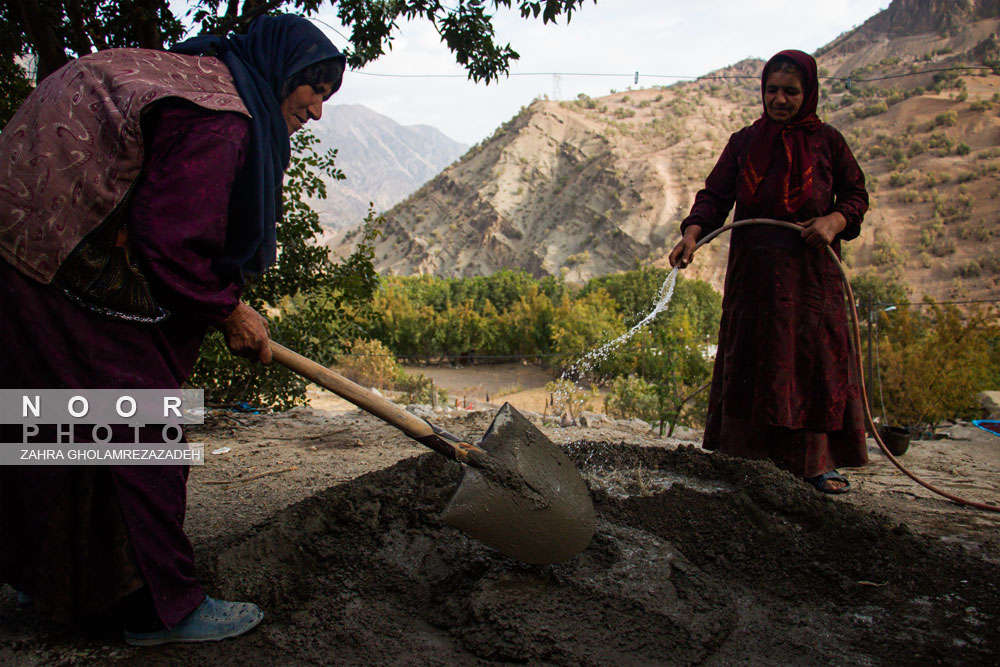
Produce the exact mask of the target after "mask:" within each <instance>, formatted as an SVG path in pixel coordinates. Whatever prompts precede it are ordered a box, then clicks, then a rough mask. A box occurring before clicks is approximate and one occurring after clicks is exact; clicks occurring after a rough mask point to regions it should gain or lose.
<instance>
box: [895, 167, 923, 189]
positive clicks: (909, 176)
mask: <svg viewBox="0 0 1000 667" xmlns="http://www.w3.org/2000/svg"><path fill="white" fill-rule="evenodd" d="M916 177H917V175H916V174H915V173H913V172H911V171H894V172H892V173H891V174H889V185H891V186H892V187H894V188H900V187H902V186H904V185H909V184H910V183H912V182H913V181H914V180H915V179H916Z"/></svg>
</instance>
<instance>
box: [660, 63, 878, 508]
mask: <svg viewBox="0 0 1000 667" xmlns="http://www.w3.org/2000/svg"><path fill="white" fill-rule="evenodd" d="M818 90H819V85H818V80H817V76H816V61H815V60H814V59H813V58H812V56H810V55H808V54H806V53H803V52H801V51H782V52H781V53H778V54H777V55H775V56H774V57H773V58H771V60H769V61H768V62H767V64H766V65H765V66H764V72H763V75H762V77H761V97H762V98H763V107H764V113H763V114H762V115H761V117H760V118H759V119H758V120H757V121H756V122H754V123H753V125H751V126H749V127H745V128H743V129H742V130H740V131H739V132H737V133H735V134H733V135H732V137H730V139H729V143H728V144H727V146H726V148H725V150H724V151H723V153H722V157H720V158H719V161H718V163H717V164H716V165H715V168H714V169H713V170H712V172H711V174H709V176H708V178H707V179H706V181H705V188H704V189H703V190H701V191H700V192H699V193H698V195H697V196H696V197H695V203H694V206H692V208H691V213H690V214H689V215H688V217H687V218H686V219H685V220H684V221H683V222H682V223H681V233H682V235H683V238H682V240H681V241H680V243H678V244H677V246H676V247H675V248H674V250H673V251H672V252H671V254H670V263H671V265H673V266H676V265H678V264H679V265H680V266H681V267H684V266H687V265H688V264H689V263H690V262H691V256H692V253H693V252H694V247H695V245H696V244H697V242H698V240H699V239H700V238H702V237H703V236H705V235H707V234H709V233H710V232H712V231H713V230H716V229H718V228H719V227H721V226H722V225H723V224H724V223H725V220H726V218H727V216H728V215H729V211H730V209H731V208H732V206H733V204H734V203H735V205H736V212H735V216H734V218H735V219H736V220H745V219H749V218H772V219H777V220H784V221H787V222H793V223H795V224H797V225H799V226H800V227H801V228H802V230H801V232H798V233H797V232H795V231H792V230H789V229H784V228H780V227H775V226H773V225H751V226H747V227H742V228H738V229H735V230H733V232H732V238H731V240H730V250H729V260H728V264H727V269H726V281H725V293H724V297H723V303H722V321H721V324H720V329H719V348H718V353H717V356H716V360H715V370H714V373H713V376H712V390H711V395H710V398H709V410H708V422H707V424H706V428H705V440H704V447H705V448H706V449H713V450H719V451H721V452H723V453H725V454H730V455H733V456H740V457H744V458H752V459H763V458H767V459H771V460H772V461H773V462H774V463H775V464H777V465H778V466H780V467H782V468H784V469H786V470H788V471H790V472H792V473H793V474H795V475H798V476H800V477H802V478H804V479H806V480H807V481H809V482H810V483H812V484H813V485H814V486H815V487H816V488H817V489H819V490H820V491H823V492H825V493H843V492H845V491H847V490H848V489H849V488H850V484H849V482H848V481H847V479H846V477H844V476H843V475H841V474H840V473H839V472H838V471H837V470H836V468H837V467H839V466H860V465H864V464H865V463H866V462H867V460H868V457H867V450H866V446H865V436H864V422H863V414H864V413H863V406H862V404H861V397H860V390H859V383H858V379H857V377H856V371H855V366H854V361H853V355H854V352H853V350H852V349H851V345H850V343H849V340H848V327H847V316H846V310H845V307H844V296H843V289H842V286H841V278H840V273H839V270H838V268H837V266H836V264H835V262H834V261H833V259H832V258H831V257H830V256H829V253H828V252H827V250H826V246H830V247H832V248H833V250H834V252H836V253H837V255H838V256H839V255H840V244H841V242H842V241H847V240H850V239H853V238H856V237H857V236H858V234H859V233H860V230H861V221H862V218H863V217H864V213H865V211H866V210H867V209H868V193H867V191H866V190H865V179H864V174H863V173H862V172H861V169H860V168H859V167H858V163H857V161H856V160H855V159H854V156H853V155H852V154H851V150H850V148H848V146H847V143H846V142H845V141H844V138H843V136H841V134H840V132H838V131H837V130H836V129H834V128H833V127H831V126H830V125H827V124H826V123H824V122H822V121H821V120H820V119H819V118H818V117H817V116H816V104H817V99H818Z"/></svg>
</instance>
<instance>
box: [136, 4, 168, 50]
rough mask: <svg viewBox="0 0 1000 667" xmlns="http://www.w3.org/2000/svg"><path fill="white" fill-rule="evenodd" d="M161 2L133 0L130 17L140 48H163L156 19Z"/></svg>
mask: <svg viewBox="0 0 1000 667" xmlns="http://www.w3.org/2000/svg"><path fill="white" fill-rule="evenodd" d="M162 4H163V0H135V9H134V10H133V11H132V17H133V21H134V23H133V25H134V26H135V37H136V41H137V42H138V43H139V47H140V48H143V49H162V48H163V34H162V33H161V32H160V24H159V22H158V21H157V16H158V10H159V7H160V6H161V5H162Z"/></svg>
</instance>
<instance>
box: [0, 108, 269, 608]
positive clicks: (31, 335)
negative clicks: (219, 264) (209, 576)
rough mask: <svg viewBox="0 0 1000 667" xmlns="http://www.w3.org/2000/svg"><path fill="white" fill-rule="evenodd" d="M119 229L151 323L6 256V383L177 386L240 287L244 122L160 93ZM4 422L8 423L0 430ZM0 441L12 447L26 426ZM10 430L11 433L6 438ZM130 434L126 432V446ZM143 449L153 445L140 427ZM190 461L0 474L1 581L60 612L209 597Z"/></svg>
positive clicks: (0, 333) (2, 273)
mask: <svg viewBox="0 0 1000 667" xmlns="http://www.w3.org/2000/svg"><path fill="white" fill-rule="evenodd" d="M148 120H149V121H150V125H149V126H148V127H149V129H150V130H151V131H150V132H149V133H148V136H150V137H151V139H150V140H148V142H147V155H146V159H145V160H144V162H143V167H142V173H141V175H140V176H139V180H138V181H137V183H136V185H135V187H134V190H133V191H132V199H131V203H130V204H129V206H128V209H127V211H126V223H125V229H126V230H127V233H128V242H129V244H130V246H131V250H132V258H133V260H134V261H135V262H136V263H137V264H138V266H139V268H140V269H141V271H142V274H143V276H144V277H145V280H146V281H148V285H149V289H150V291H151V293H152V295H153V297H154V298H155V299H156V302H157V304H158V305H159V306H160V307H162V308H163V309H165V310H166V311H168V312H169V313H170V315H169V316H168V317H167V318H166V319H164V320H163V321H162V322H159V323H149V322H147V323H143V322H137V321H128V320H125V319H121V318H114V317H107V316H104V315H101V314H98V313H97V312H95V311H94V310H92V309H88V308H86V307H84V306H82V305H80V304H79V303H78V302H77V301H74V300H71V299H70V298H69V297H68V296H67V295H66V293H65V292H64V291H63V290H62V289H59V288H57V287H56V286H54V285H45V284H41V283H39V282H36V281H35V280H32V279H30V278H28V277H26V276H25V275H24V274H22V273H21V272H19V271H18V270H16V269H15V268H14V267H12V266H11V265H10V264H9V263H7V262H6V261H2V260H0V313H2V318H0V338H2V340H3V341H4V345H3V347H2V348H0V386H2V387H4V388H97V387H100V388H111V389H114V388H154V389H171V388H177V387H179V386H180V384H181V383H182V382H184V381H185V380H186V379H187V378H188V376H189V375H190V373H191V371H192V368H193V366H194V363H195V361H196V360H197V357H198V352H199V348H200V346H201V342H202V338H203V336H204V334H205V332H206V330H207V327H208V326H209V325H212V324H220V323H221V322H222V321H223V320H224V319H225V317H226V316H227V315H228V314H229V313H231V312H232V310H233V309H234V308H235V307H236V305H237V303H238V299H239V295H240V291H241V287H240V286H238V285H236V284H232V283H227V282H225V281H223V280H221V279H219V278H218V277H217V275H216V273H215V271H213V259H214V258H216V257H218V256H219V255H220V254H221V253H222V250H223V246H224V243H225V235H226V225H227V220H228V208H229V202H230V197H231V194H232V188H233V182H234V179H235V178H236V175H237V173H238V171H239V169H240V167H241V165H242V164H243V161H244V158H245V154H246V151H247V144H248V137H249V124H248V121H247V119H246V118H245V117H244V116H242V115H239V114H236V113H231V112H219V111H207V110H205V109H200V108H197V107H194V106H193V105H189V104H187V103H184V102H176V101H175V102H170V101H168V102H162V103H160V104H158V105H157V107H155V108H154V109H153V111H152V112H151V115H150V117H149V119H148ZM0 428H2V427H0ZM13 430H14V432H13V433H12V432H11V429H7V432H6V433H4V440H3V442H19V441H20V437H21V434H20V429H19V428H17V427H15V428H14V429H13ZM10 438H15V439H10ZM131 440H132V435H131V434H128V435H127V436H126V437H125V438H124V441H126V442H128V441H131ZM142 441H143V442H156V441H157V440H155V439H153V438H152V437H151V436H150V435H146V436H145V437H143V439H142ZM187 473H188V470H187V468H186V467H185V466H112V467H61V466H44V467H41V466H40V467H16V466H10V467H0V582H6V583H9V584H11V585H12V586H14V587H15V588H16V589H18V590H20V591H24V592H26V593H30V594H32V595H34V596H35V607H36V610H37V611H38V612H39V613H41V614H43V615H46V616H48V617H51V618H54V619H57V620H68V619H70V618H72V617H74V616H77V615H80V614H87V613H93V612H101V611H107V610H109V609H112V608H114V607H115V606H116V605H118V604H119V603H120V602H121V601H122V600H123V599H125V598H126V597H129V599H133V600H134V599H136V596H139V599H141V600H143V601H144V605H145V607H147V608H148V609H149V613H150V615H151V618H152V620H153V621H154V622H155V621H158V623H159V624H160V625H163V626H166V627H168V628H169V627H172V626H173V625H175V624H176V623H177V622H178V621H180V620H181V619H183V618H184V617H185V616H186V615H187V614H189V613H190V612H191V611H192V610H194V609H195V607H197V606H198V604H199V603H200V602H201V601H202V599H203V598H204V593H203V592H202V590H201V587H200V586H199V585H198V582H197V581H196V579H195V573H194V554H193V551H192V548H191V545H190V543H189V541H188V539H187V537H186V535H185V534H184V528H183V523H184V513H185V505H186V489H185V485H186V480H187Z"/></svg>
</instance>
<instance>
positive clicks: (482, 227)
mask: <svg viewBox="0 0 1000 667" xmlns="http://www.w3.org/2000/svg"><path fill="white" fill-rule="evenodd" d="M998 17H1000V0H992V1H990V2H982V1H980V2H972V1H971V0H966V1H964V2H963V1H959V2H955V1H954V0H952V1H950V2H945V1H942V0H895V1H894V2H892V4H890V6H889V7H888V8H887V9H886V10H884V11H882V12H880V13H879V14H877V15H876V16H874V17H872V18H871V19H869V20H868V21H866V22H865V23H864V24H863V25H861V26H859V27H858V28H856V29H855V30H852V31H850V32H848V33H845V34H843V35H841V36H839V37H838V38H837V39H835V40H834V41H833V42H831V43H830V44H829V45H827V46H825V47H823V48H822V49H820V50H819V51H818V52H817V59H818V61H819V67H820V74H821V76H822V77H824V78H822V79H821V84H822V85H821V94H820V115H821V116H822V117H823V118H824V119H825V120H826V121H828V122H830V123H831V124H832V125H834V126H835V127H837V128H838V129H840V131H841V132H842V133H843V134H844V135H845V137H847V140H848V143H849V144H850V145H851V147H852V149H853V150H854V153H855V155H856V157H857V158H858V160H859V162H860V163H861V165H862V167H863V169H864V170H865V173H866V175H867V178H868V184H869V190H870V192H871V195H872V206H871V210H870V212H869V213H868V215H867V216H866V218H865V225H864V227H863V233H862V236H861V237H860V238H859V239H857V240H855V241H853V242H851V243H849V244H847V250H846V251H845V261H846V263H847V265H848V268H849V270H850V271H852V272H855V273H857V272H861V271H867V270H872V269H874V270H876V271H877V272H878V273H879V274H881V275H893V276H898V277H900V278H902V279H903V280H904V281H905V282H907V283H908V284H909V285H911V287H912V288H913V292H914V297H915V298H919V297H920V296H922V295H923V294H929V295H932V296H935V297H937V298H955V297H967V298H986V297H994V296H995V295H996V293H997V287H998V286H1000V252H998V250H997V247H998V246H1000V244H998V243H997V241H996V239H997V236H998V235H1000V225H998V224H997V222H998V221H997V218H998V212H1000V146H998V144H1000V142H998V138H1000V118H998V110H1000V69H994V68H1000V41H998V39H997V36H996V33H997V30H998V29H1000V18H998ZM762 65H763V61H760V60H746V61H742V62H740V63H736V64H734V65H732V66H731V67H728V68H725V69H724V70H720V71H719V72H713V73H710V75H707V76H706V77H704V78H703V79H701V80H698V81H695V82H689V83H685V84H678V85H674V86H670V87H667V88H657V89H646V90H637V91H626V92H623V93H616V94H612V95H610V96H606V97H601V98H595V99H591V98H587V97H586V96H580V98H579V99H577V100H574V101H563V102H555V101H547V100H536V101H534V102H533V103H531V104H530V105H529V106H528V107H526V108H524V109H523V110H522V111H521V112H520V113H519V114H518V115H517V116H516V117H514V118H512V119H511V120H510V121H508V122H506V123H504V124H503V125H502V126H501V127H500V128H498V129H497V130H496V132H495V133H494V134H493V136H491V137H490V138H488V139H486V140H485V141H483V142H482V143H480V144H479V145H477V146H474V147H473V148H472V149H470V150H469V152H468V153H466V154H465V155H464V156H463V157H462V158H461V159H460V160H459V161H457V162H456V163H454V164H452V165H450V166H449V167H447V168H446V169H445V170H444V171H442V172H441V173H440V174H438V175H437V176H436V177H434V178H433V179H432V180H431V181H429V182H428V183H426V184H424V185H423V186H422V187H421V188H420V189H419V190H417V191H416V192H415V193H413V194H412V195H410V196H409V197H408V198H407V199H406V200H405V201H403V202H401V203H400V204H398V205H397V206H395V207H394V208H393V209H391V210H390V211H389V212H388V213H387V214H386V217H387V219H388V223H387V225H386V228H385V234H384V236H383V237H382V239H380V240H379V242H378V244H377V246H376V265H377V267H378V269H379V270H380V271H383V272H392V273H398V274H413V273H431V274H436V275H440V276H471V275H479V274H488V273H491V272H493V271H496V270H498V269H501V268H511V267H521V268H524V269H525V270H527V271H529V272H530V273H532V274H534V275H536V276H541V275H550V274H560V273H564V274H565V275H566V278H567V280H569V281H573V282H582V281H585V280H587V279H588V278H590V277H592V276H595V275H603V274H606V273H609V272H615V271H622V270H627V269H631V268H634V267H635V266H636V265H637V264H654V265H659V266H664V265H666V263H667V262H666V255H667V254H668V253H669V251H670V249H671V247H672V246H673V245H674V243H675V240H676V239H677V237H678V228H677V224H678V223H679V222H680V220H681V219H682V218H683V217H684V215H685V214H686V213H687V211H688V209H689V208H690V206H691V203H692V201H693V199H694V195H695V193H696V192H697V191H698V189H700V188H701V187H702V184H703V182H704V178H705V176H706V175H707V174H708V172H709V171H710V170H711V168H712V166H713V164H714V162H715V160H716V159H717V156H718V155H719V154H720V152H721V150H722V148H723V146H724V145H725V142H726V141H727V139H728V137H729V135H730V134H731V133H732V132H734V131H736V130H737V129H739V128H740V127H743V126H745V125H747V124H749V123H750V122H752V121H753V120H754V119H756V118H757V117H758V116H759V115H760V110H761V105H760V98H759V79H758V78H757V77H759V74H760V69H761V66H762ZM964 65H976V66H977V67H979V69H967V70H956V69H955V68H956V67H959V66H964ZM726 76H728V77H747V78H728V79H727V78H720V77H726ZM354 236H355V234H354V233H353V232H351V231H347V232H344V233H342V234H340V235H338V236H337V237H336V238H334V239H332V245H333V246H334V248H335V249H336V251H337V252H338V253H341V254H343V253H345V252H347V251H348V250H349V249H350V247H351V241H352V239H353V238H354ZM727 243H728V241H727V240H726V239H725V238H720V239H718V240H717V241H715V242H713V243H711V244H709V245H708V246H706V247H705V248H703V249H702V250H700V251H699V257H698V258H697V259H696V261H695V263H694V264H693V265H692V267H691V268H690V269H688V270H687V275H688V276H691V277H701V278H704V279H706V280H708V281H710V282H711V283H713V284H714V285H715V286H716V287H721V282H722V276H723V275H724V272H725V261H726V250H727Z"/></svg>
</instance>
